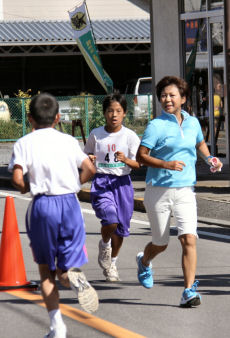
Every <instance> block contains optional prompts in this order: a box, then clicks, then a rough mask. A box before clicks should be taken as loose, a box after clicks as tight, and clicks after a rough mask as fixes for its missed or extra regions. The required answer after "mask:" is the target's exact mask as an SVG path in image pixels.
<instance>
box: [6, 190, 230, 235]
mask: <svg viewBox="0 0 230 338" xmlns="http://www.w3.org/2000/svg"><path fill="white" fill-rule="evenodd" d="M0 195H1V196H5V197H6V196H12V197H15V198H18V199H21V200H26V201H31V200H32V198H31V197H24V196H21V195H17V194H12V193H6V192H0ZM81 210H82V212H83V213H85V214H90V215H95V212H94V211H93V210H90V209H83V208H82V209H81ZM131 223H137V224H142V225H147V226H150V224H149V222H146V221H141V220H138V219H134V218H132V219H131ZM171 228H172V229H173V230H177V228H176V227H171ZM197 233H198V235H204V236H209V237H213V238H219V239H228V240H230V236H228V235H223V234H216V233H213V232H208V231H200V230H198V231H197Z"/></svg>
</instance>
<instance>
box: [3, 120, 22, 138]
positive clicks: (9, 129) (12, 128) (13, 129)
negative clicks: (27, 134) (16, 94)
mask: <svg viewBox="0 0 230 338" xmlns="http://www.w3.org/2000/svg"><path fill="white" fill-rule="evenodd" d="M20 137H22V124H19V123H17V122H16V121H14V120H11V121H8V122H6V121H0V139H5V140H7V139H10V140H12V139H15V140H17V139H18V138H20Z"/></svg>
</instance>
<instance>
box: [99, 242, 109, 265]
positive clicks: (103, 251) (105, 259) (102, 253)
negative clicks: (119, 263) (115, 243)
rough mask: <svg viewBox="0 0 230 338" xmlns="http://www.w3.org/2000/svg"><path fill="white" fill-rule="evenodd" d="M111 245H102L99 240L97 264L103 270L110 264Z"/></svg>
mask: <svg viewBox="0 0 230 338" xmlns="http://www.w3.org/2000/svg"><path fill="white" fill-rule="evenodd" d="M111 254H112V248H111V247H107V248H105V247H103V245H102V239H101V240H100V242H99V253H98V264H99V265H100V267H101V268H102V269H103V270H106V269H109V268H110V265H111Z"/></svg>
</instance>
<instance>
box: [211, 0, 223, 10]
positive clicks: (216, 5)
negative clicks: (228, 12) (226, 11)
mask: <svg viewBox="0 0 230 338" xmlns="http://www.w3.org/2000/svg"><path fill="white" fill-rule="evenodd" d="M220 8H224V1H223V0H210V9H220Z"/></svg>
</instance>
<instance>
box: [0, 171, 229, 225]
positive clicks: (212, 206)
mask: <svg viewBox="0 0 230 338" xmlns="http://www.w3.org/2000/svg"><path fill="white" fill-rule="evenodd" d="M0 187H2V188H11V189H15V188H14V187H13V186H12V184H11V178H10V177H2V176H0ZM78 198H79V200H80V201H82V202H88V203H90V189H81V190H80V191H79V193H78ZM196 200H197V215H198V221H199V222H202V223H206V224H213V225H218V226H223V227H230V222H229V220H230V207H229V206H230V205H229V204H230V202H228V201H218V200H213V199H210V198H207V197H204V198H201V197H199V196H196ZM134 210H135V211H140V212H145V207H144V198H142V197H134Z"/></svg>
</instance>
